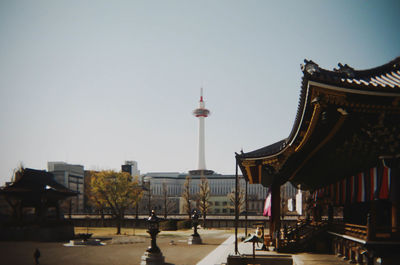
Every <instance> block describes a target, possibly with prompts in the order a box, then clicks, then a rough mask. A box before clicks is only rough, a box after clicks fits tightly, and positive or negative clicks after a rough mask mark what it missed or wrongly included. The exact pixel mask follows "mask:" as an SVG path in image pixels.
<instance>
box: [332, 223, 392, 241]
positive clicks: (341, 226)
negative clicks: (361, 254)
mask: <svg viewBox="0 0 400 265" xmlns="http://www.w3.org/2000/svg"><path fill="white" fill-rule="evenodd" d="M329 230H330V231H332V232H335V233H337V234H341V235H347V236H351V237H354V238H357V239H361V240H365V241H371V240H374V241H380V240H388V239H393V240H400V227H391V226H377V227H373V226H372V225H357V224H349V223H333V224H332V226H331V227H330V229H329Z"/></svg>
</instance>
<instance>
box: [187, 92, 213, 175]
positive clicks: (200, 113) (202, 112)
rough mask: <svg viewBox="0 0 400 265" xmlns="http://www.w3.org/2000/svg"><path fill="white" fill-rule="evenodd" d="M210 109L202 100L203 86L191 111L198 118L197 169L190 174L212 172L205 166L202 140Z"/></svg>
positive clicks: (207, 173) (208, 173)
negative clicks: (198, 99) (196, 106)
mask: <svg viewBox="0 0 400 265" xmlns="http://www.w3.org/2000/svg"><path fill="white" fill-rule="evenodd" d="M209 114H210V111H209V110H208V109H206V108H205V103H204V100H203V88H201V90H200V101H199V107H198V108H197V109H195V110H194V111H193V115H194V116H195V117H197V118H199V154H198V166H197V170H191V171H189V173H190V174H191V175H201V174H204V175H211V174H213V173H214V171H212V170H207V168H206V157H205V156H206V155H205V142H204V138H205V137H204V118H207V117H208V115H209Z"/></svg>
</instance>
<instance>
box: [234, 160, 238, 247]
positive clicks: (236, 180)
mask: <svg viewBox="0 0 400 265" xmlns="http://www.w3.org/2000/svg"><path fill="white" fill-rule="evenodd" d="M238 182H239V181H238V163H237V160H236V174H235V255H237V254H238V252H239V251H238V242H237V233H238V220H239V202H238Z"/></svg>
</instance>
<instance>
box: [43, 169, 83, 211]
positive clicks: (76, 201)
mask: <svg viewBox="0 0 400 265" xmlns="http://www.w3.org/2000/svg"><path fill="white" fill-rule="evenodd" d="M47 170H48V171H49V172H51V173H52V174H53V175H54V180H55V181H57V182H58V183H60V184H62V185H64V186H65V187H67V188H69V189H71V190H73V191H76V192H78V195H77V196H76V197H72V198H71V210H72V212H76V213H80V212H83V211H84V201H83V200H84V174H85V171H84V168H83V166H82V165H71V164H68V163H65V162H47Z"/></svg>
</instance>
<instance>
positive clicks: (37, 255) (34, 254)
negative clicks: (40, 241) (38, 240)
mask: <svg viewBox="0 0 400 265" xmlns="http://www.w3.org/2000/svg"><path fill="white" fill-rule="evenodd" d="M33 258H34V259H35V264H36V265H39V258H40V251H39V249H36V250H35V252H34V253H33Z"/></svg>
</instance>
